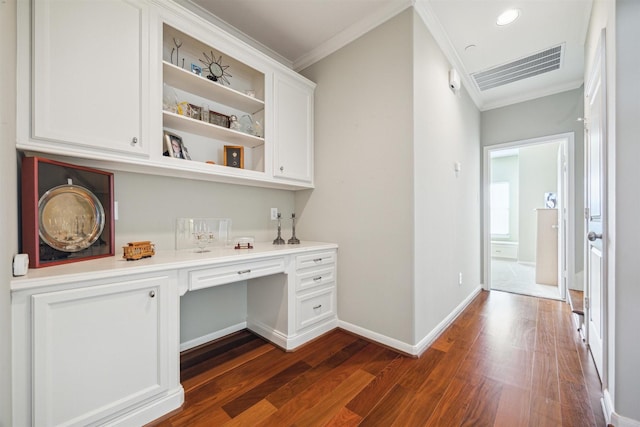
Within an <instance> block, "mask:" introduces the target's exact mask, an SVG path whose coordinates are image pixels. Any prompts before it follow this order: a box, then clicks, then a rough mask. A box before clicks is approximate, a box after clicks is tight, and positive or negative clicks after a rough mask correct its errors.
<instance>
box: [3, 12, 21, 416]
mask: <svg viewBox="0 0 640 427" xmlns="http://www.w3.org/2000/svg"><path fill="white" fill-rule="evenodd" d="M0 28H2V37H0V56H1V57H2V60H1V61H0V76H2V79H0V145H1V146H2V147H3V150H2V152H3V153H4V155H3V156H0V183H1V184H0V200H2V203H0V236H2V244H0V260H1V262H0V427H10V426H12V421H11V306H10V303H11V299H10V294H9V280H10V279H11V277H12V270H11V261H12V259H13V255H14V254H16V253H17V252H18V220H17V215H18V210H17V208H16V207H17V200H18V194H17V190H18V183H17V178H16V177H17V170H16V169H17V168H16V157H15V156H14V155H12V154H13V153H14V152H15V140H16V129H15V123H16V121H15V119H16V116H15V106H16V91H15V86H16V85H15V82H16V66H15V64H16V1H15V0H8V1H2V2H0Z"/></svg>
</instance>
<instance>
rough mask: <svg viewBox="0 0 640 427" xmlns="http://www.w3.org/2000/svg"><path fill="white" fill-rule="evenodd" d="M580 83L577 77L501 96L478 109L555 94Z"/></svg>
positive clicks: (580, 84) (492, 107)
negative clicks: (510, 95)
mask: <svg viewBox="0 0 640 427" xmlns="http://www.w3.org/2000/svg"><path fill="white" fill-rule="evenodd" d="M582 84H583V81H582V79H579V80H575V81H573V82H569V83H565V84H560V85H555V86H549V87H548V88H545V89H544V90H534V91H532V92H529V93H522V94H519V95H516V96H512V97H508V98H503V99H500V100H499V101H496V102H490V103H487V104H484V105H483V106H482V108H481V109H480V111H488V110H493V109H495V108H501V107H506V106H508V105H513V104H518V103H520V102H525V101H531V100H532V99H536V98H543V97H545V96H550V95H555V94H558V93H562V92H566V91H569V90H574V89H578V88H579V87H581V86H582Z"/></svg>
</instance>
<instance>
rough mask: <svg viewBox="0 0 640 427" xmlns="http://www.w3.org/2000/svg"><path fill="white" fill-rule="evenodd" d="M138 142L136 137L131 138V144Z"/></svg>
mask: <svg viewBox="0 0 640 427" xmlns="http://www.w3.org/2000/svg"><path fill="white" fill-rule="evenodd" d="M137 143H138V137H137V136H134V137H133V139H132V140H131V145H136V144H137Z"/></svg>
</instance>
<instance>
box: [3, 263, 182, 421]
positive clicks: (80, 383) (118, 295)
mask: <svg viewBox="0 0 640 427" xmlns="http://www.w3.org/2000/svg"><path fill="white" fill-rule="evenodd" d="M15 298H17V300H16V301H14V313H13V315H14V322H17V321H26V327H25V331H24V332H25V333H26V334H25V335H27V336H29V335H30V336H31V343H32V344H31V346H32V347H31V349H30V350H29V344H28V343H29V341H28V339H27V338H26V337H24V338H22V337H20V339H18V340H17V341H18V342H17V343H16V342H15V340H14V343H15V344H18V345H16V346H15V348H14V357H15V358H14V361H15V363H16V364H17V365H18V368H17V369H16V373H17V375H16V380H17V381H20V382H23V381H24V382H25V383H28V381H29V378H31V387H32V392H31V402H30V404H29V403H27V404H26V407H24V408H19V407H18V408H17V409H18V410H16V411H15V412H14V416H15V421H16V425H25V426H26V425H31V424H33V425H38V426H40V425H52V426H54V425H55V426H57V425H93V424H103V423H105V422H106V421H107V420H109V422H110V423H113V424H125V425H126V424H128V425H140V424H144V423H145V422H148V421H151V420H153V419H154V418H157V417H158V416H161V415H162V414H164V413H166V412H168V411H169V410H171V409H175V408H176V407H177V406H179V405H180V404H181V403H182V388H181V386H180V383H179V371H178V359H177V355H178V329H177V326H176V325H175V320H174V319H175V318H176V317H177V313H178V308H177V306H178V294H177V284H176V274H175V272H172V273H167V274H155V275H151V276H150V275H146V276H135V277H125V278H121V280H117V281H114V280H112V281H102V282H96V283H92V282H91V281H88V282H86V283H76V284H69V285H68V286H58V287H56V288H55V290H49V289H47V291H46V292H35V293H31V294H16V295H14V299H15ZM29 310H31V311H32V313H31V317H30V319H31V320H29V314H28V312H29ZM21 339H23V342H22V343H21V342H20V340H21ZM20 344H22V345H20ZM142 403H145V404H146V407H145V408H142V407H141V406H140V405H141V404H142ZM18 406H20V405H18ZM29 406H31V410H29ZM29 415H30V416H29Z"/></svg>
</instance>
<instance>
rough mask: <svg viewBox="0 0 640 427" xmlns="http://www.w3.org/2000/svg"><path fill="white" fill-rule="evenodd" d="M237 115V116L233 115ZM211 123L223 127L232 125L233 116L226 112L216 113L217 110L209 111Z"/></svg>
mask: <svg viewBox="0 0 640 427" xmlns="http://www.w3.org/2000/svg"><path fill="white" fill-rule="evenodd" d="M233 117H235V116H233ZM209 123H211V124H212V125H216V126H221V127H223V128H230V127H231V117H229V116H225V115H224V114H220V113H216V112H215V111H211V110H210V111H209Z"/></svg>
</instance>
